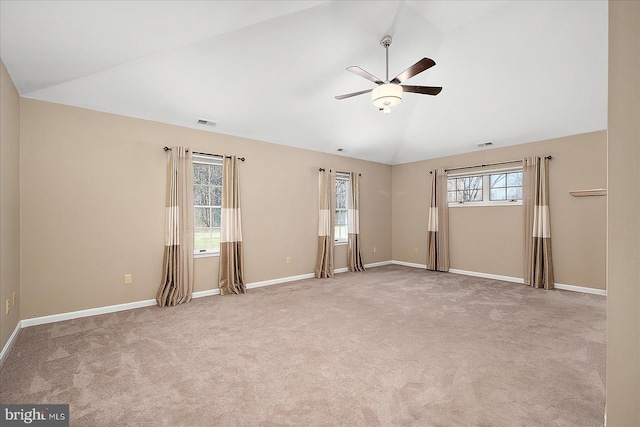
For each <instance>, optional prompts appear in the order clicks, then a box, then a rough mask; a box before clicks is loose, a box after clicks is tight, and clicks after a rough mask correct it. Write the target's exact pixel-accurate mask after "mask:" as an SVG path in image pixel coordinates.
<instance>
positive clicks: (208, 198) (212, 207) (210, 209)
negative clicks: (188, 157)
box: [193, 155, 222, 254]
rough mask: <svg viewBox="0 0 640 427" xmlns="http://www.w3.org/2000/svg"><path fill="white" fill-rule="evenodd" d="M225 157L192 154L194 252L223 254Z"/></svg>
mask: <svg viewBox="0 0 640 427" xmlns="http://www.w3.org/2000/svg"><path fill="white" fill-rule="evenodd" d="M221 210H222V159H219V158H216V157H209V156H196V155H194V156H193V216H194V220H193V228H194V236H193V249H194V253H195V254H207V253H209V254H217V253H220V214H221Z"/></svg>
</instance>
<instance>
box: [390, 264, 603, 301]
mask: <svg viewBox="0 0 640 427" xmlns="http://www.w3.org/2000/svg"><path fill="white" fill-rule="evenodd" d="M391 262H392V263H393V264H398V265H405V266H407V267H415V268H427V266H426V265H423V264H413V263H410V262H404V261H395V260H394V261H391ZM449 273H455V274H463V275H465V276H473V277H482V278H485V279H494V280H502V281H504V282H513V283H521V284H524V279H523V278H521V277H512V276H501V275H499V274H489V273H480V272H477V271H467V270H458V269H457V268H450V269H449ZM553 287H554V288H555V289H561V290H563V291H571V292H581V293H583V294H594V295H602V296H607V291H606V290H604V289H595V288H587V287H584V286H575V285H565V284H564V283H554V284H553Z"/></svg>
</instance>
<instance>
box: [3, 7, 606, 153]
mask: <svg viewBox="0 0 640 427" xmlns="http://www.w3.org/2000/svg"><path fill="white" fill-rule="evenodd" d="M607 22H608V6H607V2H606V1H541V0H536V1H263V0H261V1H215V2H214V1H127V2H125V1H92V2H89V1H84V2H82V1H5V0H0V57H1V58H2V60H3V62H4V63H5V65H6V67H7V69H8V70H9V74H10V75H11V77H12V79H13V81H14V83H15V84H16V86H17V88H18V91H19V92H20V95H21V96H23V97H26V98H33V99H40V100H44V101H50V102H57V103H61V104H68V105H74V106H78V107H84V108H89V109H93V110H98V111H105V112H110V113H115V114H121V115H125V116H131V117H137V118H141V119H147V120H154V121H158V122H164V123H170V124H175V125H179V126H185V127H191V128H196V129H204V130H212V131H215V132H220V133H224V134H230V135H237V136H242V137H248V138H254V139H258V140H262V141H268V142H273V143H277V144H283V145H290V146H296V147H302V148H307V149H311V150H317V151H323V152H328V153H336V150H337V149H338V148H344V151H343V152H342V155H344V156H348V157H355V158H360V159H365V160H372V161H377V162H382V163H387V164H398V163H405V162H410V161H415V160H422V159H428V158H434V157H440V156H444V155H450V154H457V153H462V152H469V151H474V150H479V148H477V147H476V144H478V143H481V142H486V141H493V143H494V147H499V146H506V145H513V144H521V143H525V142H532V141H538V140H543V139H549V138H555V137H560V136H566V135H572V134H578V133H584V132H591V131H596V130H602V129H606V126H607V44H608V42H607V37H608V36H607V31H608V29H607ZM385 34H391V35H392V36H393V43H392V45H391V47H390V55H389V60H390V65H389V74H390V77H393V76H395V75H396V74H398V73H400V72H401V71H403V70H404V69H406V68H408V67H409V66H410V65H412V64H413V63H415V62H417V61H418V60H419V59H421V58H423V57H429V58H431V59H433V60H434V61H435V62H436V64H437V65H436V66H435V67H433V68H431V69H429V70H427V71H425V72H423V73H421V74H419V75H417V76H415V77H413V78H412V79H410V80H408V81H407V82H405V83H406V84H413V85H426V86H442V87H443V90H442V92H441V93H440V94H439V95H438V96H435V97H433V96H428V95H418V94H414V93H405V94H404V96H403V102H402V104H401V105H400V106H399V107H397V108H395V109H394V110H393V112H392V113H391V114H390V115H384V114H382V113H380V112H378V111H377V110H376V109H375V108H374V107H373V106H372V105H371V102H370V95H369V94H365V95H360V96H357V97H353V98H349V99H346V100H341V101H337V100H335V99H334V96H335V95H340V94H344V93H349V92H355V91H358V90H364V89H369V88H372V87H373V86H374V84H373V83H371V82H369V81H367V80H365V79H363V78H361V77H359V76H356V75H354V74H352V73H349V72H347V71H345V68H346V67H347V66H350V65H358V66H360V67H362V68H364V69H365V70H367V71H369V72H370V73H372V74H374V75H376V76H378V77H381V78H383V79H384V74H385V56H384V49H383V48H382V47H381V46H380V44H379V42H380V39H381V38H382V37H383V36H384V35H385ZM198 118H205V119H212V120H214V121H217V122H218V124H217V126H216V127H215V128H211V127H208V126H207V127H203V126H202V125H198V124H196V121H197V119H198Z"/></svg>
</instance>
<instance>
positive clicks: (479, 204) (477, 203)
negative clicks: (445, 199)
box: [449, 200, 522, 208]
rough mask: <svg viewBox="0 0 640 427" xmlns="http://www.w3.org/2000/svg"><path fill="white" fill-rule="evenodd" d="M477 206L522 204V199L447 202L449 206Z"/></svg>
mask: <svg viewBox="0 0 640 427" xmlns="http://www.w3.org/2000/svg"><path fill="white" fill-rule="evenodd" d="M479 206H522V200H518V201H517V202H467V203H449V208H473V207H479Z"/></svg>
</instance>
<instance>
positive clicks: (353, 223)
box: [347, 172, 364, 271]
mask: <svg viewBox="0 0 640 427" xmlns="http://www.w3.org/2000/svg"><path fill="white" fill-rule="evenodd" d="M349 182H350V183H351V191H350V193H349V209H348V220H347V227H348V229H349V237H348V239H349V240H348V242H349V244H348V249H347V251H348V252H347V267H349V271H364V264H363V263H362V254H361V252H360V176H359V175H358V174H357V173H355V172H350V173H349Z"/></svg>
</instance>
